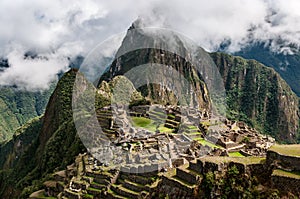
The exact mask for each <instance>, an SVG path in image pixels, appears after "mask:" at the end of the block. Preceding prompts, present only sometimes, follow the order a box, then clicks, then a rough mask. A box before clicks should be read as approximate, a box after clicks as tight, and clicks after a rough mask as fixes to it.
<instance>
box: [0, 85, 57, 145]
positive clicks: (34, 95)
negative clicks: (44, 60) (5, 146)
mask: <svg viewBox="0 0 300 199" xmlns="http://www.w3.org/2000/svg"><path fill="white" fill-rule="evenodd" d="M54 88H55V84H54V83H53V84H52V85H51V87H50V88H49V89H48V90H44V91H36V92H32V91H22V90H18V89H17V88H13V87H2V88H0V113H1V114H0V142H3V141H6V140H9V139H11V138H12V135H13V133H14V131H15V130H16V129H17V128H19V127H20V126H21V125H23V124H25V123H26V122H27V121H28V120H30V119H32V118H34V117H36V116H40V115H42V114H43V113H44V111H45V107H46V105H47V103H48V100H49V97H50V95H51V93H52V92H53V90H54Z"/></svg>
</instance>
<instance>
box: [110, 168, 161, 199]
mask: <svg viewBox="0 0 300 199" xmlns="http://www.w3.org/2000/svg"><path fill="white" fill-rule="evenodd" d="M157 183H158V182H157V173H155V172H154V173H144V174H130V173H123V172H121V173H120V175H119V177H118V179H117V182H116V183H115V184H112V185H111V187H110V190H108V192H107V194H108V198H111V199H114V198H132V199H136V198H146V197H147V196H149V193H150V192H152V190H153V189H154V188H155V187H156V186H157Z"/></svg>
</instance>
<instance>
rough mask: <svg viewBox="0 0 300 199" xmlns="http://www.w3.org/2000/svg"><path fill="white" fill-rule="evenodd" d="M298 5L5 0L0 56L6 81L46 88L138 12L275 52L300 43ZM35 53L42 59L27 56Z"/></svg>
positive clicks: (272, 1) (187, 31)
mask: <svg viewBox="0 0 300 199" xmlns="http://www.w3.org/2000/svg"><path fill="white" fill-rule="evenodd" d="M183 2H184V3H183ZM299 10H300V1H299V0H226V1H222V0H210V1H206V0H185V1H180V0H170V1H162V0H138V1H137V0H122V1H120V0H109V1H106V0H98V1H97V0H85V1H79V0H73V1H72V0H71V1H70V0H51V1H50V0H44V1H40V0H27V1H24V0H23V1H22V0H15V1H11V0H1V1H0V13H1V14H0V26H1V31H0V56H1V57H4V58H7V59H8V62H9V64H10V68H8V69H7V70H5V71H4V72H1V73H0V85H19V86H20V88H24V89H33V90H36V89H45V88H47V86H48V85H49V82H51V81H53V80H54V79H55V77H56V76H55V74H57V73H58V72H59V71H65V70H67V65H68V59H67V58H68V57H74V56H76V55H79V54H81V55H86V54H87V53H88V52H89V51H90V50H91V49H92V48H94V47H95V46H96V45H97V44H99V43H100V42H102V41H103V40H105V39H107V38H108V37H110V36H112V35H114V34H118V33H120V32H124V31H126V30H127V28H128V27H129V26H130V25H131V23H132V22H133V21H134V20H136V19H137V18H138V17H140V18H142V19H144V21H145V25H146V26H151V27H167V28H171V29H174V30H176V31H179V32H181V33H182V34H184V35H186V36H187V37H189V38H191V39H192V40H194V41H195V42H197V43H198V44H199V45H200V46H202V47H204V48H205V49H207V50H209V51H213V50H215V49H216V48H217V47H218V46H219V45H220V43H222V42H224V41H228V40H230V41H231V46H230V47H229V51H231V52H234V51H237V50H239V49H240V48H242V47H243V46H246V45H247V44H249V43H250V42H253V41H262V42H269V41H272V43H271V44H272V48H273V50H274V51H276V52H280V51H285V52H288V49H287V48H284V46H282V43H281V45H278V44H277V42H276V41H278V39H280V41H281V42H283V43H284V44H285V46H287V45H288V44H290V43H293V44H296V45H300V12H299ZM249 30H251V31H249ZM28 51H34V52H37V53H38V54H39V55H40V58H39V59H24V56H23V55H24V53H25V52H28Z"/></svg>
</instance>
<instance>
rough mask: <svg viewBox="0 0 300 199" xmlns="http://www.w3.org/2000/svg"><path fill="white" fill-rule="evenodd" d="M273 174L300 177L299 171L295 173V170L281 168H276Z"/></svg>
mask: <svg viewBox="0 0 300 199" xmlns="http://www.w3.org/2000/svg"><path fill="white" fill-rule="evenodd" d="M272 175H276V176H284V177H289V178H296V179H300V173H299V172H298V173H295V172H289V171H283V170H280V169H276V170H274V171H273V174H272Z"/></svg>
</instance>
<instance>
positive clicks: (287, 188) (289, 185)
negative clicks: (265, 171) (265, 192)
mask: <svg viewBox="0 0 300 199" xmlns="http://www.w3.org/2000/svg"><path fill="white" fill-rule="evenodd" d="M271 183H272V187H273V188H275V189H278V190H280V192H291V193H293V194H295V195H296V198H300V179H295V178H289V177H285V176H276V175H272V177H271Z"/></svg>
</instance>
